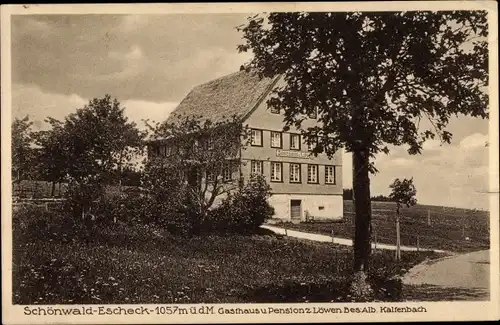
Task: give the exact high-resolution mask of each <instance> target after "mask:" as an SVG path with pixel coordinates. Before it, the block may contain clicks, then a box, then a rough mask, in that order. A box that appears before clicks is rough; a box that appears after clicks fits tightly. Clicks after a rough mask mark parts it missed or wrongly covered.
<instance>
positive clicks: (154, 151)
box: [151, 146, 160, 157]
mask: <svg viewBox="0 0 500 325" xmlns="http://www.w3.org/2000/svg"><path fill="white" fill-rule="evenodd" d="M151 153H152V156H153V157H157V156H159V155H160V147H158V146H154V147H153V148H152V150H151Z"/></svg>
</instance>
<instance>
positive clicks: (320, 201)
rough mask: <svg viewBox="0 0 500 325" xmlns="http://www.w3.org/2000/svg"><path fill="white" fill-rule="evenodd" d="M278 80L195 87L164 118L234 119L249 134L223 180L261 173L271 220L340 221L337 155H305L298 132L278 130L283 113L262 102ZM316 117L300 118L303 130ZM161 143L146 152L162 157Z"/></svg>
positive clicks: (236, 78)
mask: <svg viewBox="0 0 500 325" xmlns="http://www.w3.org/2000/svg"><path fill="white" fill-rule="evenodd" d="M280 85H283V80H282V78H281V77H275V78H260V77H259V76H258V75H257V74H255V73H252V72H249V71H246V70H241V71H239V72H236V73H233V74H230V75H227V76H224V77H221V78H218V79H215V80H212V81H209V82H207V83H204V84H202V85H199V86H196V87H195V88H194V89H193V90H192V91H191V92H189V94H188V95H187V96H186V97H185V98H184V99H183V100H182V102H181V103H180V104H179V106H178V107H177V108H176V109H175V110H174V112H173V113H172V114H171V115H170V116H169V118H168V120H167V122H170V123H175V122H176V119H179V118H181V117H182V116H196V118H200V119H205V120H211V121H212V122H218V121H222V120H223V119H226V118H227V117H230V116H237V117H238V119H239V120H240V121H241V123H242V124H243V125H245V126H246V127H247V128H248V129H249V132H250V140H249V141H248V143H247V142H245V143H247V144H246V145H245V149H244V150H241V151H240V155H239V157H238V159H237V163H236V166H234V165H231V166H232V167H229V169H228V170H227V171H224V172H223V173H222V174H223V175H222V177H223V178H224V181H228V182H230V181H238V180H246V179H249V177H250V175H251V174H252V173H256V174H263V175H264V176H265V178H266V180H267V182H268V183H269V185H270V186H271V189H272V196H271V198H270V199H269V201H270V202H269V203H270V204H271V205H272V206H273V207H274V209H275V216H274V217H275V218H279V219H283V220H288V221H294V222H295V221H306V220H311V219H314V220H319V219H340V218H342V215H343V199H342V192H343V191H342V154H341V152H340V151H339V152H337V153H335V155H333V157H331V158H329V157H327V156H326V155H325V154H318V155H317V156H315V155H313V154H311V149H312V146H313V145H314V144H312V145H308V144H307V143H306V141H304V139H303V137H302V135H301V134H300V131H298V130H296V129H294V128H293V127H290V129H289V130H287V131H286V132H285V131H284V125H285V124H284V122H283V115H282V114H281V112H279V111H276V110H274V109H271V108H269V107H268V105H267V100H268V99H269V97H270V96H271V92H272V90H273V89H275V87H280ZM316 123H318V122H317V116H316V114H311V115H309V116H308V117H307V118H306V120H304V122H303V123H302V124H303V127H308V126H313V125H315V124H316ZM165 146H167V145H166V144H165V142H162V141H159V140H158V141H152V142H150V150H149V152H150V154H152V155H163V154H164V153H165V152H167V151H168V149H167V148H166V147H165Z"/></svg>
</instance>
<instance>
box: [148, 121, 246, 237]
mask: <svg viewBox="0 0 500 325" xmlns="http://www.w3.org/2000/svg"><path fill="white" fill-rule="evenodd" d="M148 125H149V124H148ZM149 126H150V131H151V133H152V134H151V142H150V144H149V153H148V160H147V161H146V167H145V175H146V176H145V177H146V179H147V181H146V185H145V187H146V188H147V191H149V194H150V195H151V196H152V197H158V196H160V197H161V198H162V199H164V200H165V199H167V197H170V198H169V199H168V200H169V202H171V204H169V206H170V207H169V208H171V207H173V206H176V207H178V208H176V209H177V210H179V211H184V213H185V214H189V216H188V218H187V219H188V220H189V222H190V223H191V224H192V225H193V228H194V229H193V230H194V231H195V232H196V231H197V230H198V228H199V227H201V225H202V224H203V223H204V222H205V219H206V217H207V214H208V211H209V210H210V209H211V208H212V207H213V206H214V203H215V202H216V199H217V198H219V197H222V196H224V195H227V194H228V193H230V192H231V191H234V190H236V189H237V188H238V187H239V186H240V176H239V175H238V176H236V177H235V173H236V167H237V164H236V163H235V161H236V160H237V159H238V157H240V152H241V150H244V147H245V139H246V138H247V135H246V130H245V128H244V127H243V126H242V125H241V123H240V121H239V120H237V119H236V118H233V119H232V120H231V119H228V120H225V121H222V122H217V123H213V122H211V121H209V120H205V121H200V119H199V118H198V117H197V116H191V117H186V118H181V119H180V121H179V122H178V123H168V122H165V123H162V124H158V123H157V124H156V125H149ZM225 171H229V173H230V174H231V179H230V180H227V179H224V172H225ZM162 183H166V184H169V189H166V188H165V185H164V184H162ZM172 191H176V193H171V192H172ZM167 192H169V193H167Z"/></svg>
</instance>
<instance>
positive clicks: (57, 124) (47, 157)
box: [33, 117, 72, 196]
mask: <svg viewBox="0 0 500 325" xmlns="http://www.w3.org/2000/svg"><path fill="white" fill-rule="evenodd" d="M45 122H46V123H48V124H49V125H50V126H51V128H50V129H49V130H43V131H38V132H36V133H35V134H34V135H33V137H34V139H35V143H36V144H37V146H38V150H37V154H36V160H37V165H38V168H37V170H38V171H39V174H40V177H41V178H42V179H43V180H45V181H48V182H51V183H52V188H51V196H54V192H55V184H56V183H58V182H59V183H60V182H62V181H63V180H64V178H65V177H66V175H67V174H68V173H69V170H70V166H71V163H72V162H71V157H70V156H69V155H68V149H69V148H70V146H71V142H70V136H69V135H68V134H67V133H66V130H65V129H64V124H63V123H62V122H61V121H58V120H56V119H53V118H51V117H49V118H47V119H46V120H45Z"/></svg>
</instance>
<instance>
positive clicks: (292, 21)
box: [239, 11, 488, 154]
mask: <svg viewBox="0 0 500 325" xmlns="http://www.w3.org/2000/svg"><path fill="white" fill-rule="evenodd" d="M239 29H240V30H241V31H242V32H243V36H244V39H245V44H242V45H240V46H239V50H240V51H250V50H251V51H252V52H253V54H254V57H253V59H252V61H251V62H250V66H251V67H253V68H254V69H256V70H258V71H259V72H260V73H261V74H262V75H265V76H273V75H276V74H283V76H284V79H285V81H286V85H285V86H284V87H283V88H281V89H279V90H277V91H276V92H275V96H274V97H273V98H272V99H271V100H270V101H269V104H270V105H272V106H273V107H276V108H280V109H282V110H283V111H284V113H285V120H286V122H288V123H289V124H298V125H300V124H301V122H302V120H303V119H304V118H305V116H306V115H307V114H308V113H312V112H313V111H314V110H318V113H319V115H318V121H319V122H320V123H321V124H320V125H318V126H315V127H311V128H309V129H308V130H307V131H308V132H307V133H308V134H311V135H319V136H320V137H321V140H322V141H319V142H318V148H317V152H322V151H325V152H326V153H330V154H333V153H334V152H335V151H336V150H337V149H338V148H340V147H344V148H345V149H346V150H347V151H353V150H354V149H355V148H358V147H363V148H367V149H369V151H370V153H371V154H376V153H378V152H380V151H383V152H388V148H387V144H392V145H403V144H406V145H408V146H409V152H410V153H412V154H415V153H420V151H421V149H422V144H423V142H424V141H425V140H426V139H429V138H434V137H435V136H436V135H437V136H439V137H440V138H441V139H442V140H443V141H445V142H449V141H450V139H451V136H452V135H451V134H450V133H449V132H447V131H446V129H445V127H446V125H447V123H448V121H449V119H450V117H451V116H452V115H455V114H466V115H471V116H476V117H482V118H486V117H487V116H488V115H487V110H486V107H487V103H488V97H487V94H486V93H485V92H484V87H486V86H487V83H488V48H487V39H486V36H487V17H486V12H483V11H448V12H444V11H441V12H431V11H406V12H384V13H372V12H349V13H309V12H295V13H271V14H269V15H267V16H265V17H262V16H254V17H251V18H249V23H248V25H246V26H244V27H243V26H242V27H240V28H239ZM422 119H428V120H430V121H431V122H432V125H433V127H434V128H432V129H430V130H425V131H424V132H419V131H420V130H419V122H420V121H421V120H422Z"/></svg>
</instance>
